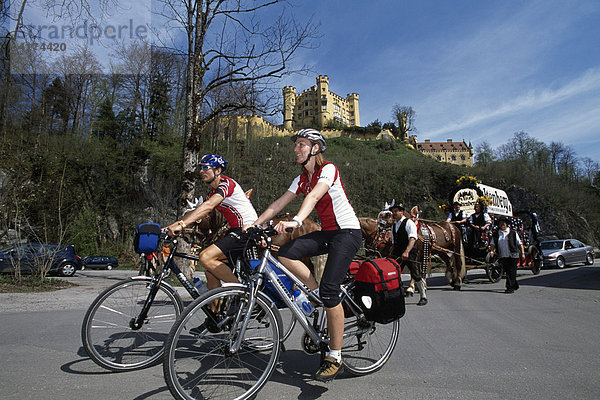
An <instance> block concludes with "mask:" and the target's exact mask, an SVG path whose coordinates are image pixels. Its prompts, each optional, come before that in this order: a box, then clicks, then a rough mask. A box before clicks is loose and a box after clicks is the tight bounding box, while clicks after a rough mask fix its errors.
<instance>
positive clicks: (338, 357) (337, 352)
mask: <svg viewBox="0 0 600 400" xmlns="http://www.w3.org/2000/svg"><path fill="white" fill-rule="evenodd" d="M327 355H328V356H329V357H333V358H335V361H337V362H340V361H342V351H341V350H331V349H329V353H328V354H327Z"/></svg>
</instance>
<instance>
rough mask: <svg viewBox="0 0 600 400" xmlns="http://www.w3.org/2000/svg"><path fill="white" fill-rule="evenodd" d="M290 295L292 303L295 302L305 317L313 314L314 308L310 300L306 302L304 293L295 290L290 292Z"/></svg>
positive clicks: (306, 298)
mask: <svg viewBox="0 0 600 400" xmlns="http://www.w3.org/2000/svg"><path fill="white" fill-rule="evenodd" d="M292 295H293V296H294V301H295V302H296V304H297V305H298V307H300V309H301V310H302V311H303V312H304V314H306V316H310V315H311V314H312V313H313V311H315V307H313V305H312V303H311V302H310V300H308V297H306V295H305V294H304V292H302V291H301V290H299V289H295V290H294V291H293V292H292Z"/></svg>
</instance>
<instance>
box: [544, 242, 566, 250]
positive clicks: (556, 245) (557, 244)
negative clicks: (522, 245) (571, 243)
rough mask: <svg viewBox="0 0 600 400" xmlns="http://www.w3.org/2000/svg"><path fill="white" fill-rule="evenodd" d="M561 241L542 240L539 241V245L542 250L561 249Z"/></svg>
mask: <svg viewBox="0 0 600 400" xmlns="http://www.w3.org/2000/svg"><path fill="white" fill-rule="evenodd" d="M562 244H563V242H562V241H560V240H557V241H554V242H542V243H540V247H541V248H542V250H560V249H562Z"/></svg>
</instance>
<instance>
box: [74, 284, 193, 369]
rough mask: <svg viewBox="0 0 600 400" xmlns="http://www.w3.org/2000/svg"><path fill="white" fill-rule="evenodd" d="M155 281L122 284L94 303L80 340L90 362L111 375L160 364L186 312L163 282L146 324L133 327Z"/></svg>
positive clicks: (115, 286)
mask: <svg viewBox="0 0 600 400" xmlns="http://www.w3.org/2000/svg"><path fill="white" fill-rule="evenodd" d="M151 282H152V279H151V278H148V277H136V278H132V279H128V280H126V281H122V282H119V283H117V284H115V285H113V286H111V287H109V288H108V289H106V290H105V291H103V292H102V293H100V295H99V296H98V297H97V298H96V299H95V300H94V301H93V302H92V304H91V305H90V307H89V309H88V310H87V312H86V314H85V317H84V318H83V324H82V326H81V339H82V342H83V347H84V348H85V350H86V351H87V353H88V355H89V356H90V358H91V359H92V360H93V361H94V362H95V363H96V364H98V365H99V366H101V367H103V368H106V369H109V370H111V371H131V370H135V369H139V368H144V367H148V366H152V365H155V364H159V363H160V361H161V360H162V355H163V353H164V342H165V340H166V338H167V336H168V334H169V331H170V330H171V327H172V325H173V323H175V321H176V319H177V317H178V316H179V314H180V313H181V310H183V304H182V302H181V298H180V297H179V295H178V294H177V293H176V292H174V291H173V290H172V289H171V288H170V287H169V286H168V285H166V284H164V283H162V282H161V285H160V286H159V288H158V292H157V293H156V296H155V298H154V301H153V303H152V307H151V308H150V310H149V311H148V316H147V317H146V319H145V321H144V324H143V325H142V327H141V328H140V329H137V330H134V329H132V328H131V326H130V322H131V320H132V319H133V318H136V317H137V316H138V315H139V313H140V311H141V309H142V307H143V305H144V302H145V301H146V298H147V297H148V294H149V292H150V287H151V286H150V285H151Z"/></svg>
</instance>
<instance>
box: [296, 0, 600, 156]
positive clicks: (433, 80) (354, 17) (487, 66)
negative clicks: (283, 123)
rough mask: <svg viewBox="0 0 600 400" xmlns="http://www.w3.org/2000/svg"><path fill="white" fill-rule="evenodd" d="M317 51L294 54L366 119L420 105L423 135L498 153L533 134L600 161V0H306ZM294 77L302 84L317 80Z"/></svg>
mask: <svg viewBox="0 0 600 400" xmlns="http://www.w3.org/2000/svg"><path fill="white" fill-rule="evenodd" d="M298 4H302V6H301V7H298V8H296V9H295V14H296V16H297V17H299V18H306V17H309V16H310V15H313V14H314V18H315V21H317V22H319V21H320V22H321V26H320V32H321V34H322V37H321V39H320V46H319V48H318V49H315V50H306V51H303V52H302V53H300V54H299V55H298V57H297V59H296V62H297V63H298V64H303V63H306V64H308V65H309V66H311V67H312V69H313V70H314V72H315V74H317V75H319V74H322V75H328V76H329V80H330V90H332V91H333V92H335V93H337V94H339V95H342V96H345V95H346V94H347V93H351V92H358V93H359V94H360V119H361V125H363V126H365V125H367V124H368V123H370V122H372V121H374V120H375V119H379V120H380V121H382V122H387V121H391V120H392V115H391V110H392V107H393V105H394V104H400V105H405V106H411V107H413V109H414V110H415V112H416V117H415V126H416V127H417V135H418V140H419V141H423V140H425V139H431V140H432V141H445V140H446V139H448V138H452V139H453V140H455V141H456V140H462V139H464V140H465V141H466V142H467V143H468V142H469V141H470V142H471V143H472V144H473V146H474V147H476V146H477V145H479V144H480V143H481V142H483V141H487V142H488V143H489V144H491V145H492V147H494V148H496V147H498V146H499V145H501V144H504V143H506V142H507V141H508V140H509V139H510V138H511V137H512V136H513V133H515V132H518V131H525V132H527V133H528V134H529V135H530V136H532V137H534V138H536V139H538V140H540V141H542V142H544V143H546V144H550V142H552V141H555V142H561V143H563V144H566V145H569V146H571V147H572V148H573V150H574V151H575V152H576V154H577V156H578V157H581V158H583V157H589V158H591V159H593V160H595V161H600V156H599V154H598V153H599V151H600V1H598V0H589V1H585V0H581V1H555V0H542V1H494V2H493V1H482V0H479V1H458V0H457V1H442V0H437V1H433V0H431V1H427V0H421V1H416V0H415V1H393V0H389V1H388V0H380V1H368V2H367V1H361V0H328V1H318V0H308V1H301V2H298ZM285 84H286V85H287V84H290V85H293V86H295V87H296V88H297V89H299V90H303V89H306V88H308V87H310V86H312V85H314V84H315V75H309V76H306V77H304V76H295V77H293V78H289V79H286V81H285Z"/></svg>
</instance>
